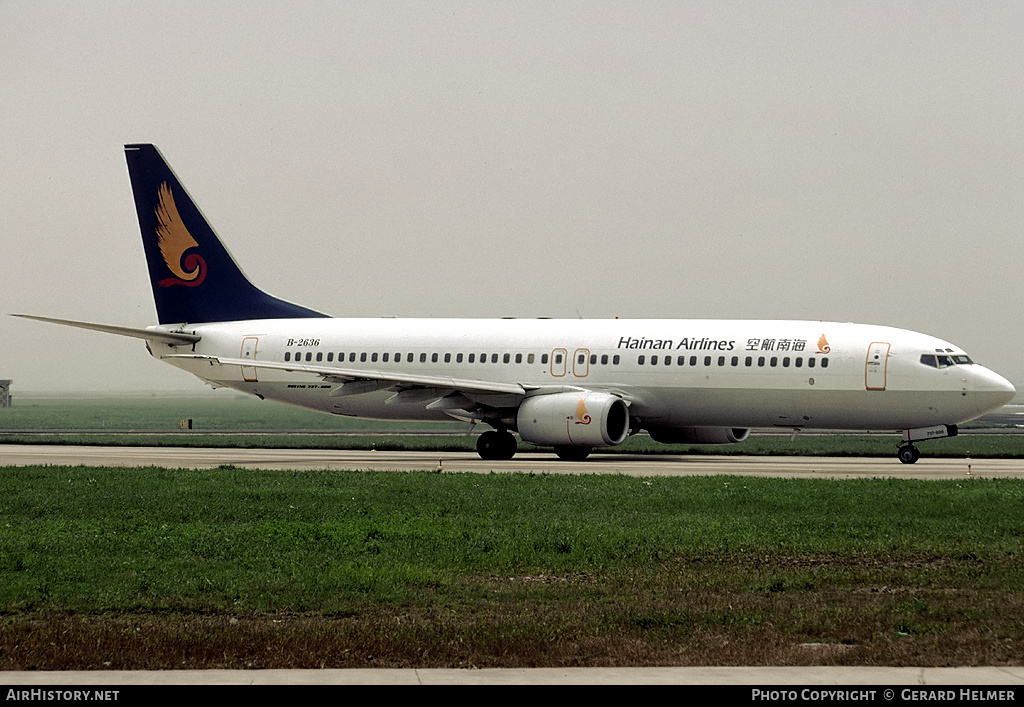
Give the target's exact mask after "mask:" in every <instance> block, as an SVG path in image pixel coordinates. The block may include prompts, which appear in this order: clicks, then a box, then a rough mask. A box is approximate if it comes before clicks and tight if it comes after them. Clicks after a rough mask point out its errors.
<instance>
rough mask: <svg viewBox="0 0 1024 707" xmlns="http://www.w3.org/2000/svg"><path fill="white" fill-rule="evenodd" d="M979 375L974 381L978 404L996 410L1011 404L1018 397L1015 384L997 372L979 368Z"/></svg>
mask: <svg viewBox="0 0 1024 707" xmlns="http://www.w3.org/2000/svg"><path fill="white" fill-rule="evenodd" d="M978 369H979V370H978V372H977V373H978V374H979V375H977V376H976V378H975V380H974V395H975V397H976V398H977V400H978V402H979V403H981V404H983V405H987V406H988V407H989V409H991V410H994V409H996V408H998V407H1002V406H1003V405H1006V404H1007V403H1009V402H1010V401H1011V400H1013V398H1014V397H1015V396H1016V395H1017V389H1016V388H1014V387H1013V383H1011V382H1010V381H1008V380H1006V379H1005V378H1003V377H1002V376H1001V375H999V374H998V373H996V372H995V371H990V370H989V369H987V368H984V367H983V366H978Z"/></svg>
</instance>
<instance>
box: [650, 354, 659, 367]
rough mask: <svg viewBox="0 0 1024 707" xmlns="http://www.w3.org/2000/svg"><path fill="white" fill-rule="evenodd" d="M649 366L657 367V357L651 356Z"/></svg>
mask: <svg viewBox="0 0 1024 707" xmlns="http://www.w3.org/2000/svg"><path fill="white" fill-rule="evenodd" d="M651 365H652V366H657V365H658V357H657V356H651Z"/></svg>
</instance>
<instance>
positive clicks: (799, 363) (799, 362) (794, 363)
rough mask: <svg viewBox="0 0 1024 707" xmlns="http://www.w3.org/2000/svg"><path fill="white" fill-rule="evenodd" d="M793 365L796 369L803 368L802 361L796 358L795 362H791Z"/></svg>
mask: <svg viewBox="0 0 1024 707" xmlns="http://www.w3.org/2000/svg"><path fill="white" fill-rule="evenodd" d="M793 365H794V366H796V367H797V368H803V365H804V360H803V359H802V358H800V357H799V356H798V357H797V358H796V360H795V361H793Z"/></svg>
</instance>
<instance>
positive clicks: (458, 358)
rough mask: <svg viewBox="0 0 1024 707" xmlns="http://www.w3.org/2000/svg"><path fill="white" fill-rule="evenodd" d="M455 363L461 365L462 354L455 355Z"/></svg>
mask: <svg viewBox="0 0 1024 707" xmlns="http://www.w3.org/2000/svg"><path fill="white" fill-rule="evenodd" d="M455 363H462V354H455Z"/></svg>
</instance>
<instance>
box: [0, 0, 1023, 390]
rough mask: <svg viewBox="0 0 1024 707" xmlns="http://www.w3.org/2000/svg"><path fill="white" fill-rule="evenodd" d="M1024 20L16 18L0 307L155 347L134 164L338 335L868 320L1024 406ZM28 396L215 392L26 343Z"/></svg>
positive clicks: (32, 327)
mask: <svg viewBox="0 0 1024 707" xmlns="http://www.w3.org/2000/svg"><path fill="white" fill-rule="evenodd" d="M1022 36H1024V3H1021V2H1019V0H1013V1H1008V2H998V1H992V0H985V1H984V2H936V1H934V0H930V1H927V2H924V1H922V2H893V1H892V0H886V1H884V2H868V1H865V0H857V1H856V2H836V1H832V0H830V1H829V2H820V1H817V0H815V1H813V2H762V1H752V2H723V1H721V0H713V1H708V2H684V1H679V0H674V1H672V2H636V1H629V2H601V1H590V2H555V1H544V2H528V1H525V2H524V1H522V0H517V1H516V2H497V1H495V2H422V1H420V2H380V1H377V0H375V1H374V2H336V1H333V0H332V1H323V2H280V0H275V1H274V2H263V1H258V2H254V1H253V0H246V1H245V2H177V1H174V0H161V1H160V2H146V1H144V0H143V1H139V0H131V1H126V2H115V1H110V0H100V1H97V0H88V1H84V2H60V1H54V0H50V1H47V2H38V0H26V1H24V2H22V1H14V0H0V244H2V247H3V250H2V253H3V258H2V263H3V270H2V274H0V303H2V307H0V311H2V313H3V314H4V315H6V314H7V313H11V312H22V313H30V314H40V315H46V316H54V317H62V318H70V319H83V320H88V321H98V322H105V323H112V324H123V325H128V326H146V325H149V324H153V323H155V322H156V315H155V310H154V307H153V302H152V297H151V294H150V289H149V283H148V280H147V275H146V268H145V263H144V260H143V253H142V247H141V242H140V238H139V233H138V223H137V220H136V216H135V211H134V204H133V202H132V197H131V189H130V184H129V181H128V174H127V170H126V168H125V161H124V155H123V149H122V146H123V145H124V144H125V143H129V142H152V143H155V144H156V145H157V146H158V147H159V148H160V149H161V151H162V152H163V153H164V155H165V157H166V158H167V159H168V160H169V161H170V163H171V165H172V167H173V168H174V170H175V171H176V172H177V174H178V176H179V177H180V178H181V180H182V181H183V183H184V185H185V187H186V188H187V189H188V190H189V192H190V193H191V195H192V197H193V198H194V199H195V200H196V202H197V203H198V204H199V205H200V208H202V209H203V211H204V212H205V214H206V216H207V217H208V218H209V219H210V221H211V222H212V224H213V226H214V228H215V229H216V230H217V231H218V233H219V235H220V236H221V238H222V239H223V240H224V241H225V242H226V244H227V246H228V247H229V248H230V249H231V251H232V253H233V254H234V256H235V258H236V259H237V260H238V261H239V263H240V264H241V266H242V267H243V269H245V271H246V272H247V274H248V275H249V276H250V277H251V278H252V279H253V280H254V281H255V282H256V284H258V285H259V286H261V287H262V288H264V289H266V290H268V291H269V292H272V293H274V294H276V295H278V296H280V297H283V298H285V299H289V300H292V301H295V302H298V303H301V304H304V305H307V306H309V307H312V308H315V309H319V310H321V311H325V312H328V313H331V314H334V315H337V316H371V317H373V316H381V315H395V316H416V317H448V316H453V317H462V316H466V317H500V316H519V317H534V316H552V317H577V316H582V317H586V318H603V317H614V316H619V317H664V318H787V319H822V320H839V321H861V322H871V323H879V324H889V325H895V326H900V327H904V328H908V329H914V330H917V331H924V332H927V333H930V334H934V335H936V336H940V337H942V338H945V339H948V340H951V341H954V342H956V343H957V344H958V345H960V346H963V347H964V348H965V349H967V351H968V352H969V353H970V354H971V355H972V356H973V357H974V358H975V359H976V360H978V361H979V362H981V363H985V364H987V365H989V366H990V367H992V368H994V369H995V370H997V371H999V372H1000V373H1002V374H1003V375H1005V376H1007V377H1008V378H1010V379H1011V380H1012V381H1014V382H1015V383H1016V384H1017V386H1018V388H1024V370H1022V367H1021V352H1022V351H1024V326H1022V323H1024V313H1022V312H1021V306H1020V302H1021V296H1020V294H1019V293H1020V290H1021V286H1020V284H1019V281H1020V279H1021V276H1022V270H1024V269H1022V254H1024V245H1022V242H1021V238H1022V234H1024V228H1022V226H1024V127H1022V126H1024V42H1022V41H1021V37H1022ZM0 378H13V379H14V381H15V384H14V392H15V394H16V395H17V393H18V392H30V391H42V390H66V391H76V390H142V389H170V388H185V389H194V390H202V389H203V385H202V384H201V383H199V382H198V381H197V380H196V379H194V378H192V377H191V376H189V375H187V374H185V373H183V372H181V371H178V370H176V369H174V368H171V367H170V366H167V365H164V364H161V363H159V362H157V361H154V360H153V359H151V358H150V357H149V356H148V354H147V353H146V351H145V348H144V345H143V344H142V342H139V341H134V340H124V339H121V338H119V337H114V336H109V335H104V334H99V333H94V332H88V331H79V330H70V329H64V328H62V327H56V326H53V325H47V324H43V323H39V322H32V321H26V320H19V319H15V318H11V317H7V316H3V317H2V318H0Z"/></svg>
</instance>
